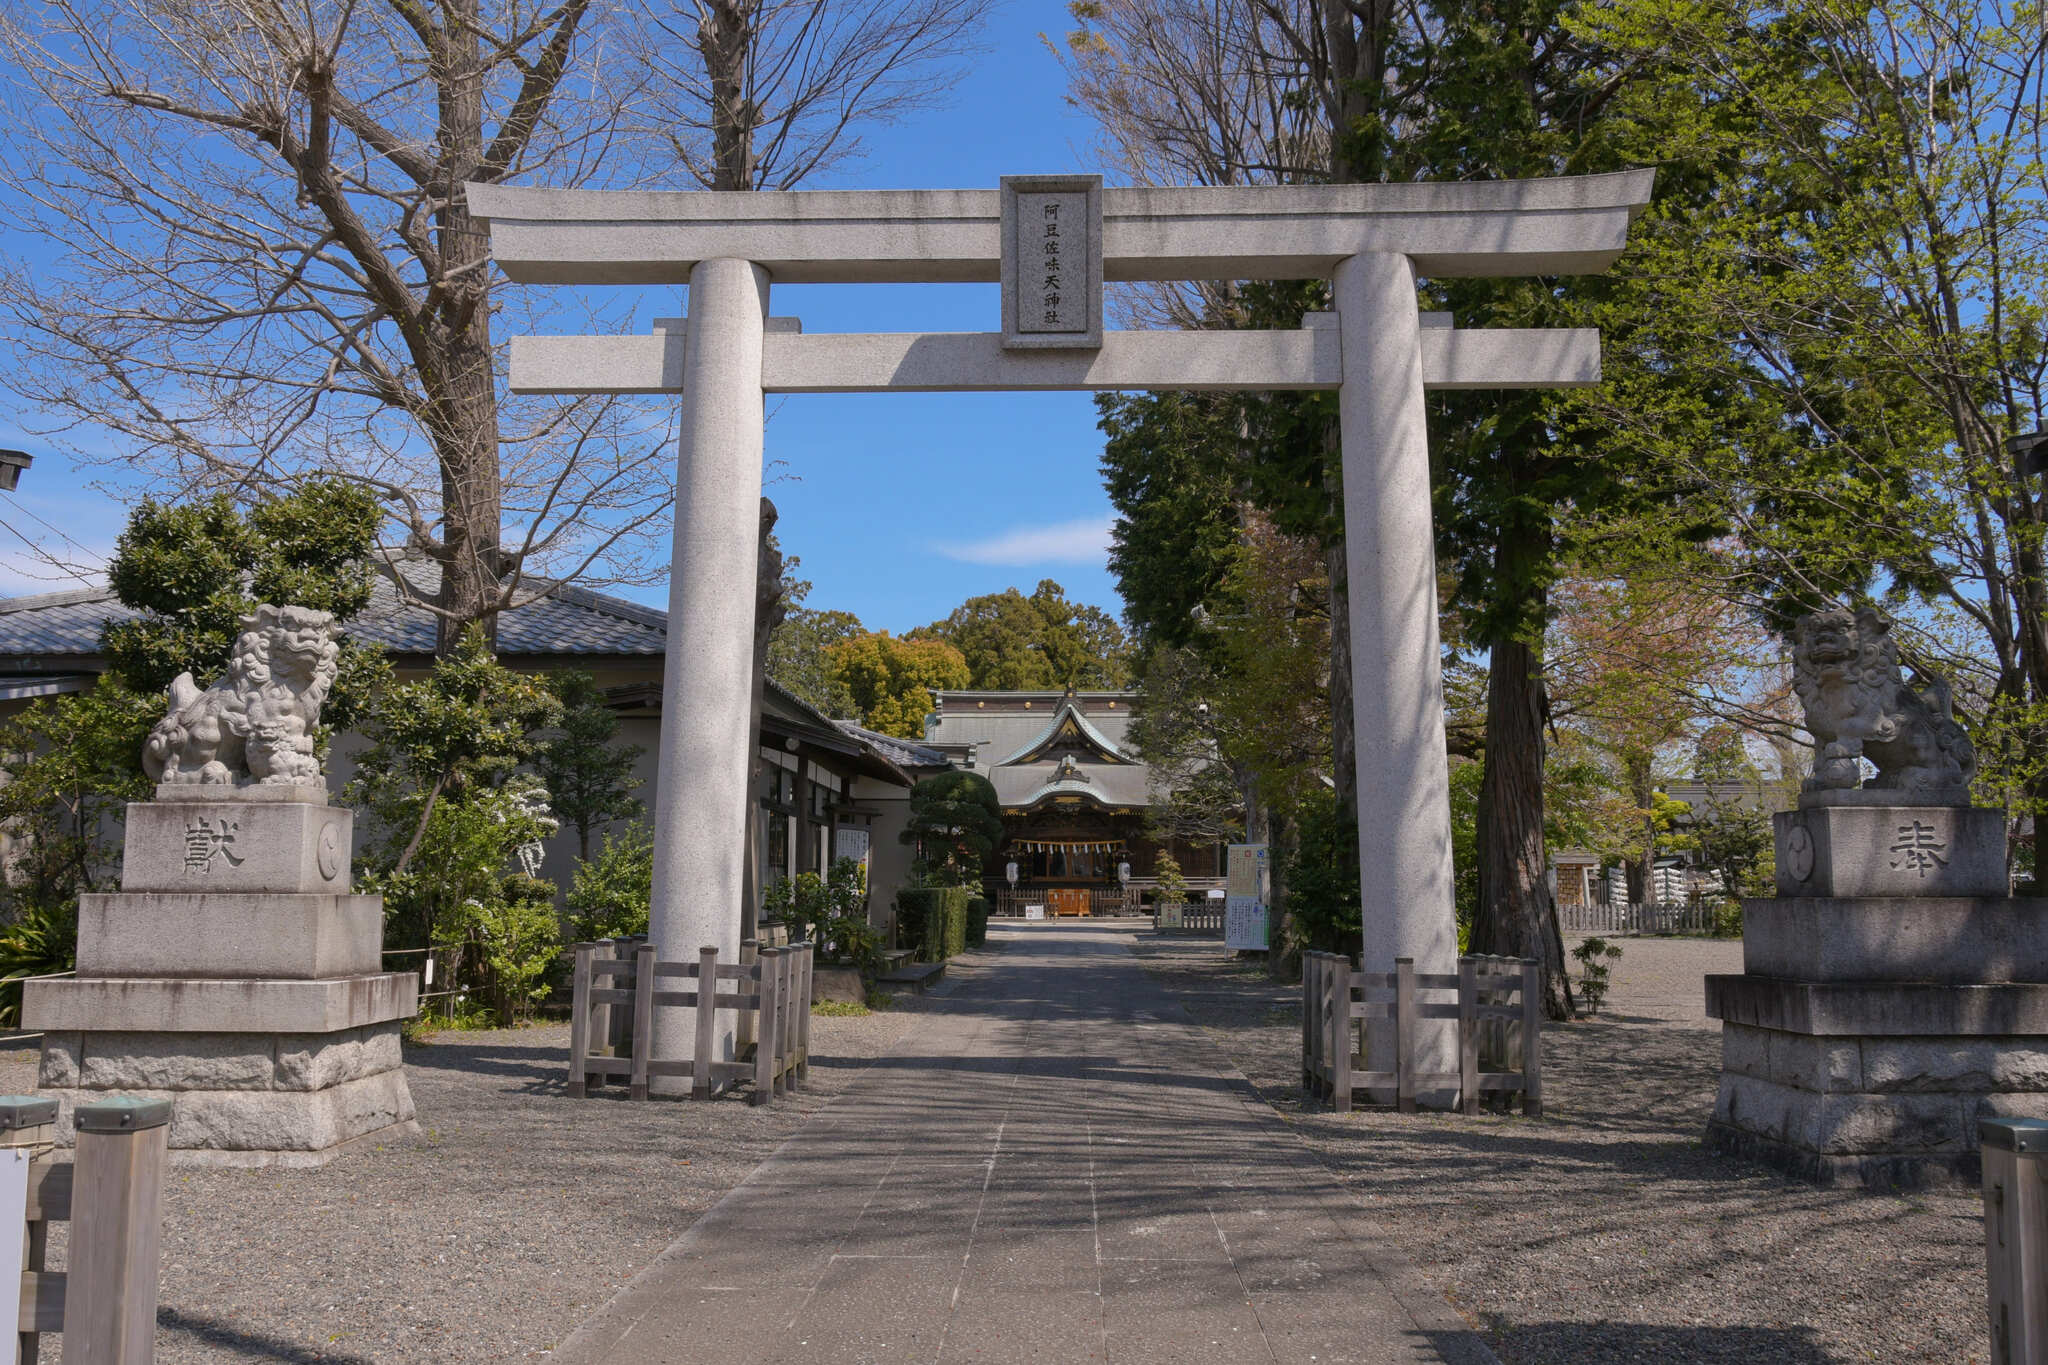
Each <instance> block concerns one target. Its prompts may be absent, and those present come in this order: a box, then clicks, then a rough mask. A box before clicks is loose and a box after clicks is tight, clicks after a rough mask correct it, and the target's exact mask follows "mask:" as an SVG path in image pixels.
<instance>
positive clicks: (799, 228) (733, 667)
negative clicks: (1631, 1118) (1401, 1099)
mask: <svg viewBox="0 0 2048 1365" xmlns="http://www.w3.org/2000/svg"><path fill="white" fill-rule="evenodd" d="M1652 175H1653V173H1652V172H1649V171H1631V172H1624V173H1620V174H1615V175H1603V176H1586V177H1577V178H1566V179H1554V180H1528V181H1491V182H1469V183H1456V184H1391V185H1318V186H1288V187H1260V188H1220V189H1219V188H1198V189H1104V188H1103V187H1102V182H1101V179H1100V177H1097V176H1016V177H1006V178H1005V179H1004V181H1003V183H1002V188H1001V189H999V190H889V191H785V192H752V193H749V192H739V193H733V192H723V193H721V192H711V191H677V192H669V191H590V190H545V189H518V188H508V187H504V186H497V185H470V186H469V187H468V196H469V206H470V209H471V211H472V212H473V213H475V214H477V215H478V216H480V217H482V218H484V219H487V220H488V221H489V224H490V231H491V249H492V253H493V255H494V256H495V257H496V258H497V262H498V265H499V267H500V268H501V269H502V270H503V271H504V272H505V274H506V276H507V277H508V278H509V279H511V280H512V281H514V282H515V283H521V284H565V285H588V284H647V285H678V284H685V283H687V284H688V286H689V304H688V312H689V316H688V318H687V319H683V320H670V321H658V322H657V323H656V324H655V329H656V330H655V334H654V335H652V336H611V337H517V338H514V339H513V341H512V353H511V386H512V388H513V390H514V391H516V392H522V393H559V394H597V393H604V394H640V393H673V394H679V395H680V402H681V408H682V412H681V440H680V449H679V451H678V457H677V486H676V505H675V558H674V565H673V570H672V573H671V577H670V581H669V616H668V653H667V660H666V671H665V674H664V677H663V683H662V689H663V696H662V716H661V744H660V753H659V758H660V772H661V780H660V790H659V792H658V793H657V797H656V802H655V816H654V905H653V923H652V928H651V937H652V939H653V941H654V943H655V945H656V947H657V950H658V952H659V955H660V956H661V957H662V958H664V959H675V960H683V959H689V958H694V956H695V955H696V952H697V949H698V948H699V947H701V946H703V945H706V944H715V945H717V947H718V950H719V953H720V956H721V957H725V958H728V959H730V958H731V956H732V955H733V954H734V953H736V951H737V949H738V937H739V925H740V899H741V894H742V893H741V886H742V868H743V865H744V852H743V850H744V845H745V839H746V828H747V802H748V800H749V782H748V774H749V771H750V769H751V767H752V760H753V755H751V754H750V753H748V752H747V734H748V707H749V706H750V704H751V686H750V682H751V669H752V636H753V613H754V587H755V582H754V580H755V574H756V562H757V556H756V536H757V534H758V526H759V519H758V516H757V514H756V507H757V504H758V500H759V497H760V493H761V474H762V402H763V395H764V394H768V393H882V392H892V391H906V392H938V391H952V390H1011V389H1024V390H1056V389H1095V390H1103V389H1110V390H1116V389H1209V390H1271V389H1335V390H1336V391H1337V393H1338V408H1339V413H1340V426H1341V434H1342V442H1343V462H1344V463H1343V480H1344V522H1345V528H1346V535H1345V543H1346V547H1347V557H1348V568H1349V576H1350V626H1351V659H1352V679H1353V688H1352V698H1353V700H1352V706H1353V713H1354V718H1355V721H1356V727H1357V735H1358V752H1357V771H1358V824H1359V835H1360V838H1359V848H1360V856H1361V859H1362V860H1363V861H1364V863H1365V867H1364V872H1365V876H1364V880H1363V888H1364V905H1363V916H1364V935H1363V944H1362V948H1363V957H1362V962H1361V966H1362V968H1363V969H1364V970H1365V971H1369V972H1386V971H1392V970H1393V965H1394V960H1395V959H1396V958H1397V957H1412V958H1414V959H1415V964H1416V968H1417V970H1418V971H1423V972H1453V971H1455V970H1456V968H1457V963H1456V958H1457V928H1456V923H1455V918H1454V913H1453V904H1452V881H1451V831H1450V806H1449V801H1448V799H1447V793H1448V768H1447V763H1446V759H1445V753H1444V719H1443V698H1442V682H1441V679H1440V677H1439V675H1438V659H1437V653H1438V651H1437V614H1436V589H1437V585H1436V554H1435V541H1434V536H1433V533H1432V528H1431V514H1430V477H1429V450H1428V443H1427V438H1426V433H1425V427H1424V411H1423V394H1424V393H1425V392H1426V391H1428V390H1430V389H1481V388H1528V387H1565V386H1572V385H1585V384H1592V383H1596V382H1597V381H1598V379H1599V373H1600V345H1599V337H1598V335H1597V334H1596V333H1594V332H1592V331H1588V330H1574V331H1563V330H1558V331H1543V330H1506V329H1498V330H1493V329H1490V330H1481V331H1461V330H1458V329H1456V328H1454V327H1452V326H1451V325H1450V319H1449V318H1448V317H1447V316H1444V315H1440V314H1425V313H1423V312H1421V311H1420V310H1419V307H1418V304H1417V299H1416V289H1415V282H1416V279H1417V278H1418V277H1419V276H1431V277H1438V278H1442V277H1452V276H1517V275H1567V274H1584V273H1591V272H1595V271H1601V270H1604V269H1606V268H1607V267H1608V266H1609V265H1610V264H1612V262H1613V261H1614V259H1615V257H1616V256H1618V255H1619V254H1620V252H1621V249H1622V246H1623V244H1624V241H1625V239H1626V236H1627V233H1628V227H1629V224H1630V222H1631V221H1632V220H1633V218H1634V217H1635V215H1636V214H1637V213H1639V212H1640V211H1641V210H1642V208H1643V207H1644V205H1645V204H1647V203H1648V201H1649V196H1650V187H1651V181H1652ZM1201 279H1230V280H1271V279H1328V280H1330V281H1331V282H1332V286H1333V288H1332V298H1333V303H1334V309H1333V311H1332V312H1329V313H1322V314H1314V315H1311V316H1309V317H1306V318H1304V319H1303V320H1302V326H1301V327H1300V328H1299V329H1295V330H1273V331H1244V332H1171V331H1157V332H1116V331H1110V332H1105V331H1104V330H1103V326H1102V285H1103V282H1104V281H1105V280H1111V281H1115V280H1201ZM996 280H1000V281H1001V282H1002V285H1003V304H1002V312H1003V320H1002V327H1001V329H1000V330H998V331H991V332H968V333H901V334H898V333H874V334H834V335H814V336H805V335H803V334H802V331H801V328H800V326H799V325H798V324H797V323H796V321H795V320H794V319H784V318H773V317H770V316H769V313H768V297H769V287H770V284H771V283H786V284H798V283H804V284H808V283H820V282H829V283H872V284H886V283H893V282H898V281H902V282H913V281H984V282H986V281H996ZM689 1027H690V1025H689V1022H688V1021H687V1020H685V1019H683V1018H682V1017H681V1016H680V1015H678V1016H677V1018H676V1019H675V1020H674V1022H673V1027H672V1028H659V1027H658V1029H657V1037H656V1047H657V1052H658V1055H664V1056H676V1057H681V1056H686V1055H689V1053H690V1051H691V1047H692V1040H691V1038H690V1037H689V1036H687V1031H688V1029H689ZM1424 1027H1426V1028H1429V1029H1431V1033H1430V1034H1429V1036H1427V1037H1426V1038H1425V1039H1424V1040H1423V1047H1422V1049H1421V1051H1420V1053H1419V1056H1418V1061H1419V1062H1420V1065H1421V1067H1422V1069H1424V1070H1426V1071H1438V1072H1442V1071H1453V1070H1455V1069H1456V1066H1455V1060H1454V1056H1453V1046H1452V1038H1451V1030H1450V1027H1449V1024H1448V1023H1446V1022H1443V1021H1429V1022H1427V1023H1425V1025H1424ZM732 1047H733V1036H732V1033H731V1032H730V1030H729V1029H728V1030H725V1031H723V1032H722V1034H721V1037H720V1040H719V1056H720V1057H721V1058H726V1057H730V1056H731V1053H732ZM1383 1063H1384V1065H1385V1067H1386V1069H1391V1060H1390V1058H1388V1059H1376V1060H1375V1062H1374V1065H1375V1067H1380V1066H1381V1065H1382V1064H1383Z"/></svg>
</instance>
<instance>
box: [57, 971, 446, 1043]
mask: <svg viewBox="0 0 2048 1365" xmlns="http://www.w3.org/2000/svg"><path fill="white" fill-rule="evenodd" d="M419 994H420V986H419V977H418V975H417V974H415V973H413V972H379V973H377V974H376V975H373V976H343V977H332V978H328V979H325V980H319V981H227V980H191V979H171V980H167V979H164V978H162V977H73V978H71V979H68V980H57V981H26V982H23V983H22V999H21V1018H22V1026H23V1027H24V1028H31V1029H42V1030H44V1031H45V1032H57V1033H61V1032H66V1031H70V1032H77V1031H79V1030H88V1031H92V1032H97V1033H322V1034H325V1033H338V1032H340V1031H342V1030H343V1029H353V1028H361V1027H363V1026H364V1025H366V1024H381V1023H384V1022H386V1021H388V1020H397V1019H410V1018H411V1017H412V1016H413V1015H415V1014H417V1013H418V1012H419Z"/></svg>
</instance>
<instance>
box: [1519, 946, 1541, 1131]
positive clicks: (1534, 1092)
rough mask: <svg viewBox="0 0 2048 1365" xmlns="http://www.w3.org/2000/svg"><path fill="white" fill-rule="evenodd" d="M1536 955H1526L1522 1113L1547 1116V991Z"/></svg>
mask: <svg viewBox="0 0 2048 1365" xmlns="http://www.w3.org/2000/svg"><path fill="white" fill-rule="evenodd" d="M1537 983H1538V976H1537V971H1536V959H1535V958H1524V959H1522V1117H1524V1118H1531V1119H1540V1118H1542V1117H1543V992H1542V989H1541V987H1540V986H1539V985H1538V984H1537Z"/></svg>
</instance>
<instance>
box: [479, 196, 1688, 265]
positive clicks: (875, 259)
mask: <svg viewBox="0 0 2048 1365" xmlns="http://www.w3.org/2000/svg"><path fill="white" fill-rule="evenodd" d="M1654 178H1655V172H1654V171H1649V170H1640V171H1621V172H1616V173H1614V174H1610V175H1589V176H1567V177H1558V178H1554V179H1545V180H1488V181H1458V182H1452V183H1430V184H1413V183H1402V184H1379V185H1290V186H1247V187H1224V188H1189V189H1107V190H1104V191H1103V192H1102V194H1103V210H1102V237H1103V276H1104V278H1106V279H1109V280H1194V279H1314V278H1321V277H1325V276H1328V275H1329V274H1330V273H1331V271H1332V270H1334V269H1335V268H1336V265H1337V263H1338V262H1339V261H1341V260H1343V259H1345V258H1346V257H1348V256H1355V255H1358V254H1360V253H1363V252H1398V253H1401V254H1404V255H1406V256H1408V257H1409V259H1410V260H1412V261H1413V262H1414V265H1415V269H1416V271H1417V272H1418V273H1419V274H1422V275H1429V276H1438V277H1451V276H1512V275H1576V274H1590V273H1594V272H1598V271H1601V270H1605V269H1606V268H1607V267H1608V266H1609V265H1611V264H1612V263H1613V261H1614V258H1615V257H1616V256H1618V255H1619V254H1620V253H1621V249H1622V246H1623V243H1624V241H1625V240H1626V238H1627V235H1628V227H1629V224H1630V222H1631V221H1633V219H1634V218H1635V217H1636V215H1637V214H1639V213H1640V212H1641V211H1642V210H1643V208H1644V207H1645V206H1646V205H1647V204H1648V203H1649V199H1650V188H1651V184H1652V182H1653V180H1654ZM467 194H468V199H469V207H470V211H471V212H472V213H474V214H476V215H478V216H479V217H481V218H484V219H486V220H488V222H489V224H490V230H491V252H492V255H493V256H494V257H495V258H496V260H497V263H498V266H499V268H500V269H502V270H503V271H504V272H505V275H506V276H507V278H509V279H511V280H513V281H514V282H516V283H520V284H680V283H684V282H687V281H688V279H689V277H690V269H691V267H692V266H693V265H695V264H696V263H697V262H698V261H700V260H710V259H713V258H718V257H732V258H737V259H741V260H748V261H753V262H755V263H756V264H758V265H760V266H762V267H764V268H765V269H766V270H767V271H768V274H769V277H770V278H771V279H773V280H775V281H776V282H778V283H783V284H808V283H863V282H866V283H891V282H912V281H970V282H971V281H990V280H994V279H996V278H997V277H998V273H999V270H1000V267H1001V240H1000V238H1001V206H1000V197H999V192H998V191H996V190H992V189H990V190H785V191H753V192H748V191H739V192H731V191H728V192H720V191H710V190H682V191H671V190H549V189H528V188H519V187H512V186H505V185H477V184H472V185H469V186H467Z"/></svg>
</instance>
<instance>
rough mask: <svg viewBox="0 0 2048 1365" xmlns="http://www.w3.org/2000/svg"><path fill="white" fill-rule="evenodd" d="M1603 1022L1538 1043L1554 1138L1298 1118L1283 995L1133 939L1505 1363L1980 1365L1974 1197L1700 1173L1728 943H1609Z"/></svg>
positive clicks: (1296, 1060) (1475, 1122)
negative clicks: (1719, 975)
mask: <svg viewBox="0 0 2048 1365" xmlns="http://www.w3.org/2000/svg"><path fill="white" fill-rule="evenodd" d="M1618 941H1619V942H1620V943H1621V945H1622V950H1623V955H1622V958H1621V960H1620V961H1619V962H1618V963H1616V964H1615V967H1614V976H1613V989H1612V991H1611V992H1610V994H1609V996H1608V1005H1607V1012H1606V1013H1605V1014H1604V1015H1603V1016H1602V1017H1601V1018H1599V1019H1597V1020H1594V1021H1589V1022H1582V1023H1577V1024H1572V1025H1566V1026H1558V1027H1554V1028H1551V1029H1547V1030H1546V1031H1545V1033H1544V1108H1545V1114H1546V1117H1544V1118H1543V1119H1541V1120H1537V1121H1530V1120H1527V1119H1522V1118H1508V1117H1492V1116H1482V1117H1478V1118H1469V1119H1468V1118H1464V1117H1462V1116H1455V1115H1444V1114H1423V1115H1406V1116H1404V1115H1400V1114H1395V1113H1392V1112H1388V1111H1384V1110H1367V1111H1358V1112H1353V1113H1350V1114H1341V1115H1340V1114H1333V1113H1328V1112H1324V1111H1322V1110H1320V1109H1306V1110H1305V1109H1304V1108H1303V1096H1302V1092H1301V1088H1300V1084H1299V1068H1300V1024H1299V1019H1300V1015H1299V1009H1300V1005H1299V999H1300V997H1299V988H1298V987H1291V988H1276V987H1274V986H1273V985H1271V984H1270V983H1269V982H1267V981H1266V979H1265V977H1264V974H1263V970H1262V969H1261V968H1258V967H1256V966H1253V965H1249V964H1246V963H1241V962H1238V961H1236V960H1235V959H1232V958H1230V957H1226V956H1225V955H1224V953H1223V951H1222V949H1221V947H1220V945H1218V944H1217V943H1216V942H1215V941H1213V940H1209V941H1205V942H1191V941H1188V940H1161V939H1153V938H1152V937H1151V936H1150V935H1139V936H1138V938H1137V941H1136V948H1137V952H1138V955H1139V957H1140V959H1141V960H1142V961H1144V963H1145V964H1146V965H1147V966H1148V967H1149V968H1151V969H1152V970H1154V971H1156V972H1158V973H1159V974H1160V975H1161V976H1162V977H1163V978H1164V979H1165V981H1166V983H1167V984H1168V985H1169V986H1170V987H1171V988H1172V989H1173V990H1174V991H1175V992H1176V993H1177V994H1178V995H1179V996H1180V998H1181V1000H1182V1002H1183V1003H1184V1004H1185V1005H1186V1006H1187V1007H1188V1008H1189V1009H1190V1010H1191V1011H1192V1012H1193V1013H1194V1015H1195V1017H1196V1018H1197V1019H1198V1020H1199V1021H1200V1022H1201V1023H1203V1024H1204V1025H1206V1026H1207V1027H1208V1030H1209V1032H1210V1035H1211V1036H1212V1037H1213V1038H1215V1040H1216V1042H1217V1043H1218V1044H1219V1045H1220V1046H1221V1047H1222V1048H1223V1049H1224V1050H1225V1051H1226V1052H1227V1053H1229V1054H1230V1056H1231V1057H1232V1058H1233V1059H1234V1060H1235V1061H1236V1062H1237V1063H1238V1065H1239V1066H1240V1067H1241V1068H1242V1069H1243V1070H1244V1072H1245V1073H1246V1075H1247V1076H1249V1077H1250V1078H1251V1080H1252V1081H1253V1082H1254V1083H1255V1084H1256V1085H1257V1086H1258V1088H1259V1090H1260V1091H1261V1092H1262V1093H1263V1094H1264V1095H1265V1097H1266V1098H1267V1100H1269V1101H1270V1102H1271V1103H1272V1104H1273V1105H1274V1107H1275V1108H1276V1109H1277V1110H1278V1111H1279V1112H1280V1114H1281V1116H1282V1117H1283V1118H1285V1119H1287V1120H1288V1121H1289V1122H1290V1123H1291V1124H1293V1125H1294V1126H1295V1128H1296V1130H1297V1131H1298V1132H1299V1133H1300V1134H1301V1136H1302V1138H1303V1139H1304V1140H1305V1141H1306V1142H1308V1143H1309V1144H1310V1146H1311V1147H1312V1148H1313V1149H1314V1150H1315V1151H1316V1152H1317V1154H1318V1155H1319V1156H1320V1157H1321V1158H1322V1160H1323V1161H1324V1163H1325V1164H1326V1165H1327V1166H1328V1167H1329V1168H1330V1170H1331V1172H1332V1174H1333V1177H1334V1178H1335V1179H1337V1180H1340V1181H1342V1182H1343V1183H1344V1185H1345V1187H1346V1188H1347V1189H1348V1190H1349V1191H1350V1192H1351V1194H1352V1196H1353V1197H1354V1198H1355V1199H1356V1200H1357V1201H1358V1202H1359V1204H1360V1205H1361V1206H1363V1207H1364V1208H1366V1209H1369V1210H1372V1211H1375V1212H1379V1213H1383V1214H1384V1215H1385V1216H1384V1217H1383V1218H1381V1219H1379V1220H1377V1221H1378V1222H1379V1224H1380V1226H1381V1227H1382V1228H1383V1229H1384V1232H1385V1236H1386V1238H1387V1241H1388V1242H1389V1243H1390V1244H1391V1245H1392V1246H1393V1247H1395V1248H1396V1249H1398V1250H1399V1251H1400V1252H1401V1254H1403V1255H1405V1256H1406V1257H1407V1258H1408V1259H1409V1260H1410V1261H1412V1262H1413V1263H1414V1264H1415V1265H1416V1266H1417V1267H1418V1268H1419V1269H1420V1271H1421V1272H1422V1274H1423V1275H1424V1276H1425V1278H1427V1279H1429V1280H1430V1281H1431V1282H1433V1283H1434V1284H1436V1285H1437V1286H1438V1287H1439V1288H1441V1289H1442V1290H1443V1291H1444V1293H1445V1294H1446V1295H1447V1296H1448V1297H1449V1298H1450V1299H1451V1301H1452V1303H1454V1304H1455V1305H1457V1307H1458V1308H1459V1310H1460V1311H1461V1312H1463V1313H1464V1314H1465V1315H1466V1316H1467V1317H1468V1318H1469V1319H1470V1320H1471V1321H1472V1322H1473V1323H1474V1324H1475V1325H1478V1326H1481V1327H1483V1328H1485V1329H1486V1330H1487V1331H1488V1332H1489V1333H1490V1336H1491V1340H1492V1344H1493V1346H1494V1349H1495V1350H1496V1351H1497V1352H1498V1353H1499V1355H1500V1357H1501V1359H1502V1360H1503V1361H1504V1362H1506V1363H1507V1365H1539V1363H1541V1365H1550V1363H1551V1362H1556V1363H1557V1365H1609V1363H1610V1362H1614V1363H1617V1365H1618V1363H1619V1362H1641V1361H1654V1362H1659V1363H1660V1365H1662V1363H1664V1362H1674V1363H1675V1362H1690V1361H1703V1362H1704V1361H1712V1362H1743V1363H1744V1365H1763V1363H1768V1365H1821V1362H1829V1363H1830V1365H1833V1363H1834V1362H1849V1361H1873V1360H1875V1361H1885V1362H1907V1361H1912V1362H1930V1363H1932V1362H1958V1363H1960V1362H1965V1361H1982V1360H1985V1359H1987V1354H1986V1352H1987V1345H1986V1340H1985V1331H1984V1325H1983V1321H1982V1319H1983V1313H1984V1261H1983V1257H1984V1250H1983V1225H1982V1222H1981V1221H1980V1219H1981V1206H1980V1203H1979V1201H1978V1199H1977V1198H1976V1197H1975V1196H1974V1195H1970V1194H1938V1195H1920V1194H1916V1195H1913V1196H1910V1197H1894V1196H1886V1195H1872V1194H1865V1193H1862V1192H1860V1191H1853V1190H1821V1189H1816V1188H1814V1187H1812V1186H1808V1185H1803V1184H1793V1183H1790V1182H1787V1181H1785V1180H1783V1179H1781V1178H1779V1177H1777V1176H1775V1175H1773V1174H1772V1173H1770V1172H1769V1171H1767V1170H1765V1169H1763V1168H1760V1167H1754V1166H1750V1165H1746V1164H1744V1163H1740V1162H1735V1161H1731V1160H1729V1159H1727V1158H1724V1157H1718V1156H1714V1155H1712V1154H1710V1153H1708V1152H1706V1151H1705V1150H1704V1149H1703V1148H1702V1147H1701V1146H1700V1143H1699V1137H1700V1132H1701V1130H1702V1128H1703V1127H1704V1126H1705V1123H1706V1120H1707V1118H1708V1116H1709V1114H1710V1113H1711V1112H1712V1109H1713V1103H1714V1092H1715V1088H1716V1084H1717V1081H1718V1078H1719V1075H1720V1026H1719V1025H1718V1024H1717V1023H1716V1022H1715V1021H1713V1020H1710V1019H1706V1018H1705V1017H1704V1015H1703V1013H1702V1011H1701V1008H1700V1001H1701V992H1702V987H1701V982H1700V978H1701V977H1702V976H1703V975H1705V974H1706V973H1708V972H1719V971H1739V970H1740V968H1741V955H1742V949H1741V945H1740V944H1739V943H1733V942H1712V941H1704V940H1686V939H1621V940H1618Z"/></svg>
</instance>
